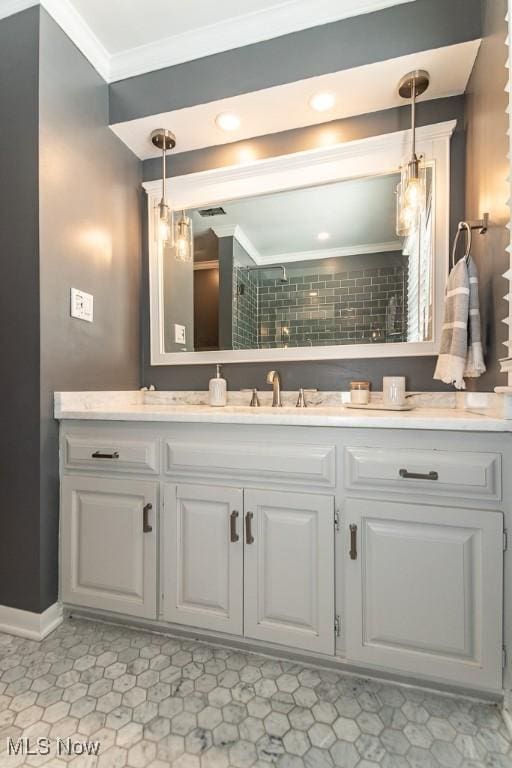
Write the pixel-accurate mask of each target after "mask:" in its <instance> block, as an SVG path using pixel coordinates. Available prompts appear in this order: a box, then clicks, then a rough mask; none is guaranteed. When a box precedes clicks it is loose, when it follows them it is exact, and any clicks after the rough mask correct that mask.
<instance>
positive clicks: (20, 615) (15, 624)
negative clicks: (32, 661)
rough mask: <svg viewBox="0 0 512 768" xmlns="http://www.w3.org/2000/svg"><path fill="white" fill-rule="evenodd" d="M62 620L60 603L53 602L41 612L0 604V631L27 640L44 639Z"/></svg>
mask: <svg viewBox="0 0 512 768" xmlns="http://www.w3.org/2000/svg"><path fill="white" fill-rule="evenodd" d="M61 622H62V605H61V604H60V603H53V605H50V607H49V608H47V609H46V611H43V613H32V611H21V610H19V608H9V607H8V606H6V605H0V632H5V633H6V634H8V635H16V636H17V637H26V638H28V639H29V640H44V638H45V637H46V636H47V635H49V634H50V632H53V630H54V629H57V627H58V626H59V624H61Z"/></svg>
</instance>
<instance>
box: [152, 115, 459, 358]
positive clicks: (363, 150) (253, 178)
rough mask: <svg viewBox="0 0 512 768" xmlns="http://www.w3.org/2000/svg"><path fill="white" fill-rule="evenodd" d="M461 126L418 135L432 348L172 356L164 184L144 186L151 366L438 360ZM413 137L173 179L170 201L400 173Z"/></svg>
mask: <svg viewBox="0 0 512 768" xmlns="http://www.w3.org/2000/svg"><path fill="white" fill-rule="evenodd" d="M455 126H456V121H455V120H452V121H449V122H443V123H438V124H436V125H429V126H424V127H421V128H419V129H417V132H416V135H417V147H418V152H419V153H421V154H422V155H424V156H425V158H426V159H427V161H428V163H429V164H432V165H433V167H434V169H435V173H434V188H433V210H434V212H435V218H434V222H435V235H434V241H433V242H434V252H433V267H434V269H433V274H434V306H433V322H432V328H433V339H432V340H431V341H424V342H398V343H378V344H341V345H336V346H325V347H320V346H319V347H292V348H288V349H248V350H219V351H213V352H166V351H165V346H164V324H163V319H164V296H163V279H162V276H163V253H162V248H161V247H159V246H158V245H157V243H156V242H155V238H154V233H153V226H154V215H153V211H154V207H155V205H157V203H158V201H159V200H160V197H161V190H162V181H161V180H156V181H151V182H146V183H144V185H143V186H144V189H145V190H146V192H147V196H148V249H149V287H150V330H151V365H190V364H208V363H247V362H273V361H286V360H329V359H331V360H332V359H338V360H343V359H345V360H346V359H356V358H379V357H411V356H418V355H436V354H437V353H438V351H439V341H440V337H441V324H442V310H443V302H444V292H445V285H446V277H447V274H448V264H449V247H450V244H449V238H450V139H451V136H452V134H453V131H454V130H455ZM410 140H411V134H410V131H398V132H396V133H389V134H385V135H382V136H374V137H370V138H367V139H362V140H357V141H349V142H345V143H343V144H337V145H334V146H329V147H322V148H319V149H314V150H308V151H305V152H297V153H294V154H290V155H283V156H279V157H274V158H270V159H265V160H257V161H253V162H250V163H245V164H242V165H237V166H229V167H224V168H215V169H213V170H209V171H202V172H200V173H191V174H187V175H184V176H175V177H171V178H170V179H168V181H167V184H168V200H169V201H171V205H172V208H173V209H174V210H177V211H181V210H182V209H191V208H199V207H207V206H211V205H213V204H219V203H223V202H226V201H229V200H237V199H239V198H243V197H254V196H255V195H264V194H269V193H272V192H282V191H285V190H288V189H297V188H300V187H306V186H313V185H317V184H326V183H329V182H334V181H341V180H343V179H354V178H362V177H367V176H376V175H381V174H389V173H396V172H397V171H398V169H399V166H400V165H401V163H402V161H403V159H404V158H406V157H407V156H408V154H409V153H410Z"/></svg>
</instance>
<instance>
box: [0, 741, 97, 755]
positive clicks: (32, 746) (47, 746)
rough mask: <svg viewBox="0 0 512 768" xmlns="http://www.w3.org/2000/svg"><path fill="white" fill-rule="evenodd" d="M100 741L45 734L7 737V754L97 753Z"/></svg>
mask: <svg viewBox="0 0 512 768" xmlns="http://www.w3.org/2000/svg"><path fill="white" fill-rule="evenodd" d="M100 748H101V742H100V741H73V740H72V739H69V738H65V739H61V738H56V739H49V738H47V737H46V736H44V737H40V738H38V739H29V738H21V739H11V738H9V739H7V754H8V755H15V756H19V755H22V756H25V757H28V756H29V755H37V756H44V755H52V756H56V757H58V756H59V755H63V756H64V755H73V756H75V755H99V752H100Z"/></svg>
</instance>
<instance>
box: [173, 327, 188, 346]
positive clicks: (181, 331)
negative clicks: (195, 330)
mask: <svg viewBox="0 0 512 768" xmlns="http://www.w3.org/2000/svg"><path fill="white" fill-rule="evenodd" d="M174 343H175V344H186V343H187V329H186V327H185V326H184V325H179V324H178V323H174Z"/></svg>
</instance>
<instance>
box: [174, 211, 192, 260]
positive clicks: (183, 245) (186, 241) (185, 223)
mask: <svg viewBox="0 0 512 768" xmlns="http://www.w3.org/2000/svg"><path fill="white" fill-rule="evenodd" d="M174 247H175V248H176V258H177V260H178V261H194V235H193V232H192V219H191V218H189V217H188V216H185V211H182V212H181V216H180V218H179V219H178V221H177V222H176V227H175V231H174Z"/></svg>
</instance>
